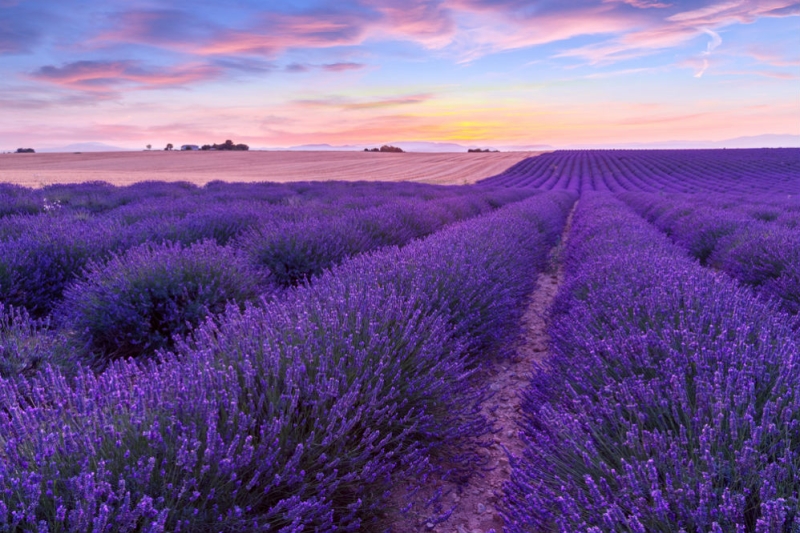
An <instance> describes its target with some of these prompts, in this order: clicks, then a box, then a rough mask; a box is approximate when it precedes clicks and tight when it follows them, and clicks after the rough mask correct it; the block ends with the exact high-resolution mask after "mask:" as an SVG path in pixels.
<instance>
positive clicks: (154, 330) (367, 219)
mask: <svg viewBox="0 0 800 533" xmlns="http://www.w3.org/2000/svg"><path fill="white" fill-rule="evenodd" d="M525 196H529V194H525V193H522V194H520V193H519V191H505V192H502V191H501V193H500V194H494V193H491V192H490V193H488V194H487V193H483V194H476V195H474V196H473V197H462V198H446V199H443V200H431V201H427V202H423V201H413V200H400V201H396V202H389V203H386V204H384V205H383V206H381V207H379V208H373V209H366V210H357V211H355V212H352V213H347V214H345V215H343V216H340V217H322V218H318V219H312V220H308V221H302V222H297V223H287V222H283V223H274V224H270V225H264V226H259V227H256V228H253V229H252V230H251V231H249V232H248V233H246V234H245V235H244V236H243V238H242V239H239V240H237V243H236V245H234V246H226V247H223V246H219V245H218V244H216V243H214V242H213V241H202V242H199V243H194V244H191V245H189V246H182V245H180V244H174V243H169V242H167V243H164V244H159V245H154V244H151V243H146V244H144V245H141V246H137V247H134V248H131V249H130V250H128V251H126V252H125V253H123V254H120V255H113V256H112V258H111V259H110V260H109V261H106V262H97V263H90V264H89V265H88V267H87V269H86V270H85V272H84V274H83V275H82V276H81V278H79V279H78V280H77V281H76V282H75V283H73V284H72V285H71V286H69V287H67V289H66V292H65V294H64V300H63V302H62V303H61V304H60V305H59V306H58V308H57V310H56V311H57V313H56V314H57V316H58V318H59V320H60V322H61V323H62V324H63V327H64V328H65V329H66V330H68V331H69V332H70V338H71V339H72V340H73V341H74V344H75V345H76V349H77V350H78V351H79V352H80V353H82V354H84V356H83V357H84V361H85V362H87V363H89V364H91V366H93V367H95V368H103V367H104V366H105V365H106V364H107V363H108V361H109V360H112V359H116V358H120V357H138V356H141V355H144V354H153V353H154V352H155V351H156V350H158V349H169V348H171V347H172V342H173V339H174V338H175V337H176V336H179V337H183V336H185V335H186V334H188V333H189V331H191V328H192V327H194V326H196V325H197V324H198V323H199V322H201V321H202V319H203V318H205V317H206V316H207V315H214V314H217V313H220V312H221V311H222V310H223V309H224V308H225V306H226V304H227V303H228V302H231V301H235V302H238V303H239V305H243V304H244V303H245V302H247V301H252V300H255V299H257V298H258V297H259V295H261V296H265V295H267V294H272V293H276V292H277V291H279V290H281V289H282V288H285V287H289V286H292V285H297V284H298V283H300V282H305V281H307V280H308V279H309V278H311V277H312V276H317V275H319V274H320V273H322V271H323V270H324V269H327V268H330V267H332V266H334V265H335V264H338V263H340V262H341V261H342V260H344V259H345V258H346V257H349V256H353V255H357V254H359V253H364V252H367V251H370V250H375V249H377V248H381V247H385V246H391V245H396V246H400V245H405V244H407V243H408V242H410V241H411V240H413V239H416V238H419V237H422V236H425V235H428V234H430V233H433V232H435V231H437V230H439V229H441V228H442V227H444V226H445V225H447V224H450V223H453V222H456V221H458V220H463V219H467V218H470V217H473V216H477V215H479V214H481V213H484V212H488V211H490V210H492V209H493V208H494V207H495V206H496V205H498V204H503V203H506V202H510V201H512V200H517V199H519V198H524V197H525Z"/></svg>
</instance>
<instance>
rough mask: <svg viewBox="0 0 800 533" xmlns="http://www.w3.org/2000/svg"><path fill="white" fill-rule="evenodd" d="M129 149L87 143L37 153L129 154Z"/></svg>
mask: <svg viewBox="0 0 800 533" xmlns="http://www.w3.org/2000/svg"><path fill="white" fill-rule="evenodd" d="M129 151H130V149H129V148H121V147H119V146H112V145H110V144H105V143H99V142H86V143H75V144H68V145H66V146H58V147H53V148H42V149H40V150H37V152H50V153H52V152H129Z"/></svg>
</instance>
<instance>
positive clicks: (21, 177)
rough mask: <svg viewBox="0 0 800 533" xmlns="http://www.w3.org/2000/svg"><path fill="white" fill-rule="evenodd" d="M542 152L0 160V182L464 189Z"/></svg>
mask: <svg viewBox="0 0 800 533" xmlns="http://www.w3.org/2000/svg"><path fill="white" fill-rule="evenodd" d="M539 153H541V152H497V153H413V152H412V153H402V154H395V153H372V152H266V151H264V152H262V151H252V152H178V151H173V152H165V151H157V150H154V151H150V152H100V153H80V154H71V153H57V154H2V155H0V183H2V182H7V183H15V184H18V185H23V186H25V187H42V186H45V185H50V184H54V183H78V182H85V181H106V182H108V183H111V184H113V185H130V184H131V183H136V182H139V181H146V180H157V181H190V182H192V183H195V184H197V185H204V184H205V183H208V182H209V181H214V180H222V181H231V182H237V181H239V182H241V181H244V182H254V181H277V182H292V181H322V180H343V181H357V180H367V181H377V180H379V181H419V182H423V183H432V184H438V185H466V184H469V183H474V182H475V181H478V180H479V179H483V178H486V177H488V176H493V175H495V174H499V173H501V172H503V171H504V170H506V169H507V168H508V167H510V166H512V165H514V164H515V163H517V162H519V161H521V160H523V159H525V158H527V157H531V156H534V155H538V154H539Z"/></svg>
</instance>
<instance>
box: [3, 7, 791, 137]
mask: <svg viewBox="0 0 800 533" xmlns="http://www.w3.org/2000/svg"><path fill="white" fill-rule="evenodd" d="M798 35H800V4H798V3H796V2H793V1H791V0H766V1H755V0H732V1H731V0H718V1H715V0H677V1H670V0H663V1H662V0H579V1H570V2H555V1H545V0H541V1H520V0H403V1H402V2H401V1H399V0H360V1H346V2H333V1H327V0H289V1H286V2H256V1H239V2H228V3H220V2H207V1H203V0H201V1H196V2H192V3H190V4H186V3H181V4H177V3H168V2H151V1H139V0H131V1H119V2H113V3H106V2H99V1H96V0H91V1H85V2H77V3H73V2H55V1H52V0H29V1H28V0H0V75H1V76H2V78H0V79H1V80H2V81H0V116H2V120H0V151H7V150H11V149H15V148H17V147H19V146H34V147H36V148H47V147H58V146H65V145H69V144H72V143H81V142H103V143H107V144H111V145H114V146H119V147H123V148H130V149H143V148H144V146H145V145H147V144H151V145H152V146H153V147H158V148H161V147H163V145H164V144H166V143H168V142H169V143H174V144H175V145H180V144H184V143H192V144H203V143H210V142H222V141H224V140H225V139H233V140H234V141H236V142H243V143H247V144H249V145H250V146H251V147H253V148H276V147H290V146H295V145H302V144H318V143H328V144H331V145H362V144H370V143H372V144H381V143H387V142H396V141H430V142H455V143H460V144H462V145H476V146H478V145H479V146H492V147H499V148H509V147H513V146H519V147H526V146H536V145H549V146H553V147H568V146H576V145H598V146H602V145H608V146H611V145H622V144H633V143H660V142H668V141H719V140H723V139H732V138H737V137H744V136H758V135H767V134H772V135H783V136H786V135H800V52H798V51H799V50H800V37H798Z"/></svg>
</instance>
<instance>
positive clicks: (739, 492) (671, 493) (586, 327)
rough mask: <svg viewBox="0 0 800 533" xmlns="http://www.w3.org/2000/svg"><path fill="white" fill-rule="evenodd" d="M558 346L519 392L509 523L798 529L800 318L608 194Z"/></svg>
mask: <svg viewBox="0 0 800 533" xmlns="http://www.w3.org/2000/svg"><path fill="white" fill-rule="evenodd" d="M565 265H566V282H565V285H564V286H563V287H562V289H561V290H560V291H559V294H558V296H557V299H556V303H555V307H554V317H553V321H552V324H551V329H550V334H551V338H552V342H551V353H552V355H551V357H550V358H549V359H548V361H547V363H546V365H545V366H544V367H543V368H541V369H540V370H539V372H537V374H536V375H535V376H534V377H533V379H532V383H531V386H530V389H529V390H528V391H527V392H526V394H525V397H524V400H523V409H524V413H525V414H524V416H525V418H524V424H523V434H524V440H525V443H526V449H525V451H524V454H523V456H522V458H521V459H520V460H519V461H517V462H516V463H515V464H514V465H513V474H512V479H511V482H510V483H509V484H508V485H507V487H506V496H505V500H504V503H505V511H504V514H505V518H506V521H507V531H509V532H510V533H516V532H522V531H526V532H528V531H555V530H558V531H586V532H592V533H599V532H601V531H630V532H639V533H644V532H645V531H647V532H657V531H663V532H673V531H685V532H687V533H694V532H697V533H700V532H719V533H721V532H723V531H736V532H758V533H789V532H791V531H794V530H796V529H797V528H798V527H800V494H799V493H798V491H799V490H800V346H798V344H797V338H796V336H795V335H794V334H793V331H792V327H791V323H790V321H789V319H788V317H787V316H786V315H784V314H781V313H778V312H776V309H775V308H774V306H773V305H772V304H769V303H764V302H762V301H760V300H757V299H755V298H754V297H753V296H752V294H751V293H750V292H749V291H747V290H745V289H742V288H740V287H738V286H737V285H736V284H735V283H734V282H733V281H732V280H730V279H729V278H727V277H725V276H720V275H717V274H715V273H713V272H711V271H709V270H707V269H704V268H703V267H701V266H700V265H698V264H697V263H696V262H695V261H693V260H691V259H690V258H688V257H686V255H685V253H684V252H683V250H681V249H680V248H678V247H676V246H675V245H673V244H671V243H670V242H669V240H668V239H667V238H666V237H665V236H664V235H663V234H660V233H659V232H658V231H657V230H656V229H655V228H654V227H652V226H651V225H649V224H647V223H646V222H645V221H644V220H642V219H641V218H640V217H638V216H637V215H636V214H635V213H633V212H632V211H631V210H630V209H629V208H627V207H626V206H624V204H622V203H621V202H619V201H618V200H616V199H614V198H613V197H611V196H610V195H595V196H584V197H583V198H582V199H581V203H580V205H579V206H578V210H577V212H576V214H575V218H574V224H573V231H572V234H571V235H570V237H569V241H568V243H567V250H566V262H565Z"/></svg>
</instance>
